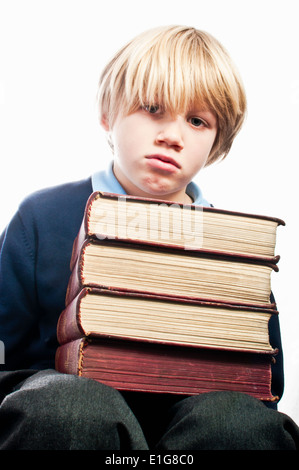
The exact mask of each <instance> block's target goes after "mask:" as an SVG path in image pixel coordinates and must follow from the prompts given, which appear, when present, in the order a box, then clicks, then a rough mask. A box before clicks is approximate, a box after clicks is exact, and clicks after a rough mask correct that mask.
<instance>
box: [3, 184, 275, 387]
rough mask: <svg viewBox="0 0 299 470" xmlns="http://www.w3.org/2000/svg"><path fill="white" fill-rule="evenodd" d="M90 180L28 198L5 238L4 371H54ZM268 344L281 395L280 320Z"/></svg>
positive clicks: (272, 331) (271, 322) (39, 192)
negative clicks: (58, 334)
mask: <svg viewBox="0 0 299 470" xmlns="http://www.w3.org/2000/svg"><path fill="white" fill-rule="evenodd" d="M91 192H92V183H91V179H90V178H88V179H86V180H83V181H79V182H74V183H68V184H64V185H60V186H57V187H54V188H50V189H45V190H41V191H38V192H36V193H34V194H33V195H31V196H29V197H28V198H26V199H25V200H24V201H23V203H22V204H21V205H20V207H19V210H18V211H17V213H16V215H15V216H14V217H13V219H12V220H11V222H10V224H9V225H8V227H7V229H6V230H5V232H4V233H3V234H2V236H1V257H0V340H2V341H3V342H4V346H5V365H4V366H1V367H2V370H16V369H25V368H34V369H45V368H53V367H54V358H55V351H56V348H57V345H58V344H57V339H56V326H57V320H58V317H59V315H60V313H61V312H62V310H63V309H64V306H65V293H66V288H67V284H68V280H69V276H70V267H69V263H70V257H71V253H72V246H73V241H74V239H75V237H76V235H77V233H78V231H79V228H80V225H81V222H82V218H83V214H84V209H85V205H86V201H87V199H88V197H89V195H90V194H91ZM269 328H270V341H271V344H272V346H273V347H278V348H279V350H280V354H279V355H278V357H277V361H276V364H275V365H274V367H273V374H274V376H273V392H274V393H275V394H278V395H279V396H281V395H282V390H283V366H282V350H281V341H280V329H279V322H278V318H277V316H273V317H272V319H271V321H270V325H269Z"/></svg>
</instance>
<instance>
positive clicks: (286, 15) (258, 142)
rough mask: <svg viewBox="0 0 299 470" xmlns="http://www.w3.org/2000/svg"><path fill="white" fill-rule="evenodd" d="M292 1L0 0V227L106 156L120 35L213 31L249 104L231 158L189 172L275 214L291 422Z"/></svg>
mask: <svg viewBox="0 0 299 470" xmlns="http://www.w3.org/2000/svg"><path fill="white" fill-rule="evenodd" d="M297 6H298V0H284V1H283V2H281V1H277V0H259V1H257V0H242V1H240V0H225V1H223V0H218V1H217V0H209V1H207V0H205V1H202V0H180V1H176V0H150V1H148V2H144V1H140V0H119V1H116V0H114V1H109V2H107V1H102V0H26V1H24V0H0V133H1V134H0V158H1V174H0V196H1V210H0V231H2V229H3V228H4V227H5V225H6V224H7V223H8V221H9V220H10V218H11V216H12V215H13V213H14V212H15V210H16V209H17V206H18V204H19V202H20V201H21V200H22V199H23V198H24V197H25V196H26V195H27V194H29V193H31V192H33V191H34V190H36V189H39V188H43V187H47V186H52V185H56V184H58V183H62V182H66V181H72V180H76V179H81V178H83V177H86V176H89V175H90V174H91V173H92V172H94V171H96V170H98V169H101V168H103V167H105V166H106V165H107V162H109V161H110V158H111V154H110V150H109V148H108V145H107V143H106V139H105V136H104V133H103V132H102V131H101V129H100V127H99V125H98V122H97V113H96V107H95V96H96V89H97V82H98V77H99V74H100V71H101V70H102V68H103V67H104V65H105V64H106V62H107V61H108V59H109V58H110V57H111V56H112V54H114V52H115V51H116V50H117V49H118V48H119V47H121V46H122V45H123V44H124V43H125V42H126V41H127V40H129V39H131V38H132V37H133V36H135V35H136V34H138V33H139V32H141V31H143V30H145V29H149V28H152V27H155V26H159V25H166V24H185V25H192V26H195V27H197V28H199V29H203V30H206V31H209V32H210V33H212V34H213V35H214V36H216V37H217V38H218V39H219V40H220V41H221V42H222V43H223V44H224V46H225V47H226V48H227V49H228V51H229V52H230V54H231V56H232V57H233V59H234V61H235V63H236V64H237V66H238V68H239V70H240V72H241V75H242V77H243V81H244V84H245V87H246V90H247V97H248V103H249V112H248V117H247V120H246V123H245V125H244V128H243V130H242V131H241V133H240V134H239V136H238V137H237V139H236V141H235V143H234V145H233V148H232V150H231V152H230V155H229V157H227V159H226V160H225V161H224V162H222V163H219V164H216V165H214V166H212V167H211V168H208V169H206V170H203V171H202V172H201V173H200V174H199V176H198V179H197V182H198V183H199V184H200V186H201V188H202V189H203V192H204V195H205V197H206V198H207V199H209V200H210V201H211V202H212V203H213V204H214V205H215V206H218V207H222V208H226V209H232V210H240V211H243V212H246V211H247V212H254V213H260V214H265V215H273V216H276V217H280V218H282V219H284V220H285V221H286V226H285V227H280V228H279V230H278V241H277V254H280V255H281V260H280V263H279V267H280V271H279V273H273V275H272V285H273V290H274V293H275V297H276V300H277V304H278V309H279V312H280V322H281V329H282V337H283V343H284V357H285V381H286V384H285V393H284V396H283V398H282V400H281V402H280V404H279V409H280V410H281V411H283V412H285V413H287V414H289V415H290V416H291V417H292V418H293V419H294V420H295V421H296V422H297V424H298V423H299V347H298V346H299V345H298V337H297V335H298V333H297V332H298V330H299V313H298V300H297V299H296V295H297V293H298V290H299V285H298V251H297V249H298V247H297V240H298V221H297V213H298V210H297V204H298V195H297V191H296V188H297V173H298V164H297V161H298V156H299V155H298V124H299V122H298V107H299V66H298V46H299V32H298V12H297Z"/></svg>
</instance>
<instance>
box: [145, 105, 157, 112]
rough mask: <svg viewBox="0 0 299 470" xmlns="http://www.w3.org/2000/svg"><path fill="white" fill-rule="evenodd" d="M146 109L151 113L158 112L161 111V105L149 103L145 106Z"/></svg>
mask: <svg viewBox="0 0 299 470" xmlns="http://www.w3.org/2000/svg"><path fill="white" fill-rule="evenodd" d="M144 109H145V110H146V111H147V112H148V113H150V114H156V113H158V111H160V107H159V106H158V105H147V106H144Z"/></svg>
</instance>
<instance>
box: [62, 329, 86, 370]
mask: <svg viewBox="0 0 299 470" xmlns="http://www.w3.org/2000/svg"><path fill="white" fill-rule="evenodd" d="M84 344H85V340H84V339H82V338H80V339H78V340H75V341H71V342H69V343H66V344H63V345H61V346H59V347H58V348H57V350H56V355H55V369H56V370H57V371H58V372H61V373H62V374H73V375H82V370H81V369H82V367H81V364H82V359H83V348H84Z"/></svg>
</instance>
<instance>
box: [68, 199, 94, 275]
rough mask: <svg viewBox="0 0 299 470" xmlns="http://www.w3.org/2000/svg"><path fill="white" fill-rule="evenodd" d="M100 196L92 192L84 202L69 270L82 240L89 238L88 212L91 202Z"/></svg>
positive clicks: (71, 268) (78, 251)
mask: <svg viewBox="0 0 299 470" xmlns="http://www.w3.org/2000/svg"><path fill="white" fill-rule="evenodd" d="M99 197H100V194H98V193H96V192H95V193H92V194H91V195H90V196H89V198H88V200H87V203H86V206H85V210H84V215H83V220H82V223H81V226H80V229H79V232H78V234H77V236H76V238H75V240H74V243H73V249H72V255H71V260H70V270H71V271H73V269H74V267H75V264H76V262H77V259H78V256H79V254H80V250H81V247H82V245H83V243H84V240H86V239H87V238H89V236H91V235H92V234H91V233H90V231H89V221H90V213H91V210H92V205H93V202H94V201H95V200H96V199H98V198H99Z"/></svg>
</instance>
